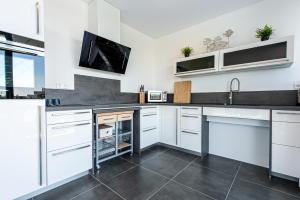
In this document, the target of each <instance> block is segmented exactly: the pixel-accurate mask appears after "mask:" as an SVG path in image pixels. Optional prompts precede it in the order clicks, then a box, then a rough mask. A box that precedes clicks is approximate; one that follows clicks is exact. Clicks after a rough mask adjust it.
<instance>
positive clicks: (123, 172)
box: [111, 165, 137, 179]
mask: <svg viewBox="0 0 300 200" xmlns="http://www.w3.org/2000/svg"><path fill="white" fill-rule="evenodd" d="M136 167H137V166H136V165H135V166H133V167H130V168H129V169H127V170H125V171H123V172H121V173H119V174H117V175H115V176H113V177H111V179H113V178H116V177H118V176H120V175H122V174H124V173H126V172H128V171H130V170H132V169H134V168H136Z"/></svg>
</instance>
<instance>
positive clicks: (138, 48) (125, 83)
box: [75, 24, 156, 92]
mask: <svg viewBox="0 0 300 200" xmlns="http://www.w3.org/2000/svg"><path fill="white" fill-rule="evenodd" d="M121 43H122V44H124V45H126V46H128V47H131V53H130V58H129V62H128V65H127V70H126V74H125V75H119V74H113V73H109V72H103V71H98V70H93V69H85V68H82V67H78V66H77V67H76V68H75V73H76V74H81V75H87V76H95V77H101V78H110V79H117V80H121V91H122V92H138V89H139V86H140V85H141V84H144V85H145V89H156V82H155V76H156V70H155V62H154V61H155V57H154V55H155V44H154V40H153V39H152V38H150V37H148V36H146V35H144V34H142V33H140V32H138V31H136V30H135V29H133V28H131V27H129V26H127V25H125V24H121Z"/></svg>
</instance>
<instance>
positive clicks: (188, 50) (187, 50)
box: [181, 47, 193, 57]
mask: <svg viewBox="0 0 300 200" xmlns="http://www.w3.org/2000/svg"><path fill="white" fill-rule="evenodd" d="M192 52H193V49H192V48H191V47H185V48H183V49H181V53H182V54H183V55H184V56H185V57H189V56H190V55H191V54H192Z"/></svg>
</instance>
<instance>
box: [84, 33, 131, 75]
mask: <svg viewBox="0 0 300 200" xmlns="http://www.w3.org/2000/svg"><path fill="white" fill-rule="evenodd" d="M130 51H131V49H130V48H129V47H126V46H124V45H121V44H118V43H116V42H113V41H111V40H108V39H105V38H103V37H100V36H97V35H94V34H92V33H89V32H87V31H85V32H84V37H83V43H82V49H81V56H80V62H79V66H81V67H86V68H92V69H97V70H103V71H108V72H114V73H120V74H125V71H126V67H127V63H128V60H129V55H130Z"/></svg>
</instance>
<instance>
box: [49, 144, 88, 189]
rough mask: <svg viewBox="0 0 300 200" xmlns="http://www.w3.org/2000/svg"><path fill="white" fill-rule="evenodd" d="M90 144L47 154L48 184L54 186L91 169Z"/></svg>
mask: <svg viewBox="0 0 300 200" xmlns="http://www.w3.org/2000/svg"><path fill="white" fill-rule="evenodd" d="M91 154H92V142H89V143H85V144H81V145H76V146H73V147H69V148H65V149H62V150H57V151H52V152H48V156H47V157H48V184H49V185H51V184H54V183H57V182H59V181H62V180H64V179H67V178H70V177H72V176H75V175H77V174H80V173H82V172H85V171H87V170H89V169H91V168H92V156H91Z"/></svg>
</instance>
